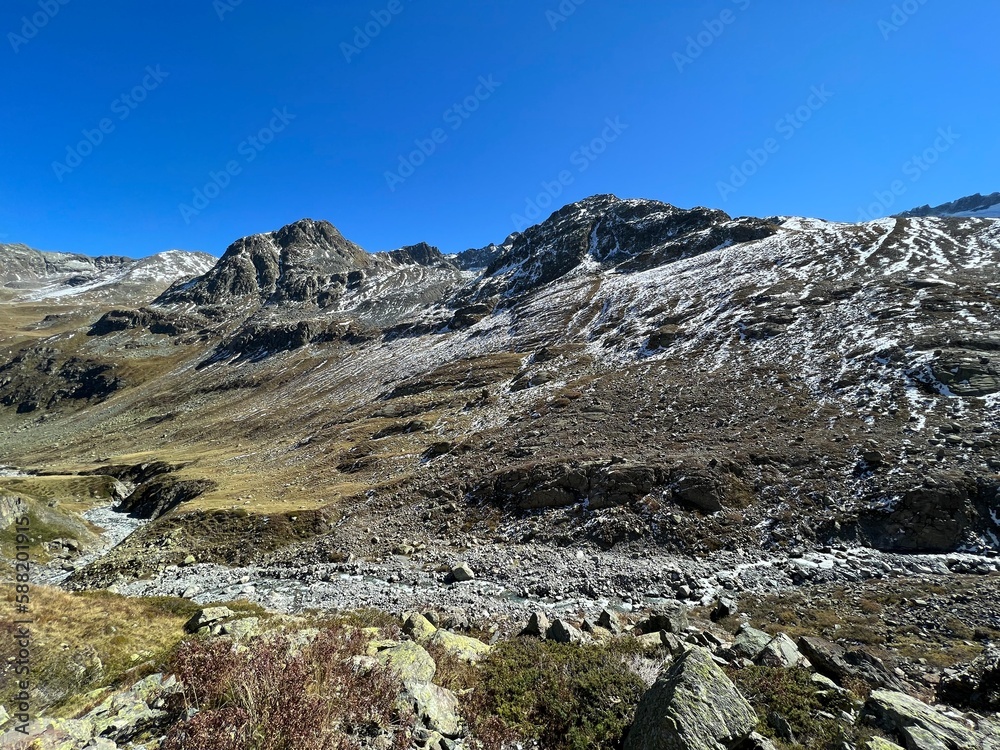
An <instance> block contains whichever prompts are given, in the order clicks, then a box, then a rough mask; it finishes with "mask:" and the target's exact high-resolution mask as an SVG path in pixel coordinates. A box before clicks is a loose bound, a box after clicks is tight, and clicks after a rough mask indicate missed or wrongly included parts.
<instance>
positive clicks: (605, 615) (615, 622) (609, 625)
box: [597, 609, 625, 635]
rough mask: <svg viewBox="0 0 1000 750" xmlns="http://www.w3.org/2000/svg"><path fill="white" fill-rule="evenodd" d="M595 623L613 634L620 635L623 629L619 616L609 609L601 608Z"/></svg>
mask: <svg viewBox="0 0 1000 750" xmlns="http://www.w3.org/2000/svg"><path fill="white" fill-rule="evenodd" d="M597 625H598V627H601V628H604V629H605V630H607V631H608V632H610V633H612V634H614V635H620V634H621V633H622V632H623V631H624V629H625V627H624V625H623V624H622V618H621V616H620V615H619V614H618V613H617V612H614V611H612V610H610V609H604V610H601V614H600V615H599V616H598V617H597Z"/></svg>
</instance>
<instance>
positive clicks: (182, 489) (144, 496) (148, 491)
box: [118, 476, 216, 520]
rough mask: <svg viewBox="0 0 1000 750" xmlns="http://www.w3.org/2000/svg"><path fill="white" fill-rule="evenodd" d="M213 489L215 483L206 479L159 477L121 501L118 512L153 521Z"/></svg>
mask: <svg viewBox="0 0 1000 750" xmlns="http://www.w3.org/2000/svg"><path fill="white" fill-rule="evenodd" d="M215 487H216V484H215V482H212V481H210V480H207V479H193V480H192V479H177V478H176V477H171V476H159V477H156V478H154V479H152V480H150V481H148V482H146V483H145V484H142V485H140V486H139V488H138V489H136V491H135V492H133V493H132V494H131V495H129V496H128V497H127V498H125V499H124V500H123V501H122V503H121V505H119V506H118V510H119V511H121V512H123V513H128V514H129V515H130V516H133V517H135V518H145V519H149V520H155V519H157V518H159V517H160V516H162V515H164V514H165V513H169V512H170V511H171V510H173V509H174V508H176V507H177V506H178V505H180V504H181V503H186V502H188V501H190V500H194V499H195V498H196V497H198V496H200V495H203V494H205V493H206V492H208V491H210V490H212V489H215Z"/></svg>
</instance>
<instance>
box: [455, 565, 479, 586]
mask: <svg viewBox="0 0 1000 750" xmlns="http://www.w3.org/2000/svg"><path fill="white" fill-rule="evenodd" d="M475 578H476V574H475V572H473V570H472V568H470V567H469V566H468V565H466V564H465V563H462V564H461V565H456V566H455V567H454V568H452V569H451V580H452V581H454V582H455V583H465V582H466V581H473V580H475Z"/></svg>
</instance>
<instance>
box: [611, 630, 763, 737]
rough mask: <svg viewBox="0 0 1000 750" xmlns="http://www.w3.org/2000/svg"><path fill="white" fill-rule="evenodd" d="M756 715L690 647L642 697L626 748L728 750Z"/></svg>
mask: <svg viewBox="0 0 1000 750" xmlns="http://www.w3.org/2000/svg"><path fill="white" fill-rule="evenodd" d="M756 726H757V714H756V713H755V712H754V709H753V707H752V706H751V705H750V704H749V703H748V702H747V701H746V699H745V698H744V697H743V696H742V695H740V692H739V691H738V690H737V689H736V686H735V685H733V683H732V682H731V681H730V679H729V678H728V677H727V676H726V673H725V672H723V671H722V668H721V667H719V665H718V664H716V663H715V661H714V660H713V658H712V654H711V653H709V652H708V651H706V650H705V649H702V648H698V647H694V648H692V649H690V650H689V651H688V652H687V653H685V654H684V655H683V656H682V657H681V658H680V659H678V660H677V661H676V662H675V663H674V665H673V666H672V667H671V668H670V669H669V670H665V671H664V672H662V673H661V674H660V676H659V677H658V678H657V680H656V683H655V684H654V685H653V687H652V688H650V689H649V691H647V692H646V694H645V695H643V697H642V699H641V700H640V702H639V707H638V709H637V710H636V716H635V722H634V723H633V725H632V729H631V730H630V731H629V734H628V738H627V739H626V741H625V746H624V747H625V750H730V749H731V748H736V747H738V746H740V745H741V744H742V743H744V742H745V741H746V740H747V739H748V738H749V737H750V734H751V733H752V732H753V731H754V729H755V728H756Z"/></svg>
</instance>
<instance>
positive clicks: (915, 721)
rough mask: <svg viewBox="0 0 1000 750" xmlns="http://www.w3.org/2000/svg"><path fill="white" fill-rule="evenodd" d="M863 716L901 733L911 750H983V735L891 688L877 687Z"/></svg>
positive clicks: (887, 728)
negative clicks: (939, 749)
mask: <svg viewBox="0 0 1000 750" xmlns="http://www.w3.org/2000/svg"><path fill="white" fill-rule="evenodd" d="M863 718H864V719H865V720H866V721H868V722H870V723H871V724H873V725H874V726H877V727H879V728H880V729H883V730H885V731H887V732H890V733H892V734H895V735H897V736H899V737H900V738H901V739H902V740H903V741H904V744H905V745H906V747H908V748H910V749H911V750H938V748H943V749H944V750H981V749H982V748H983V747H986V745H985V742H981V740H984V738H983V736H982V735H979V734H977V733H976V732H975V731H973V730H972V729H969V728H968V727H966V726H964V725H963V724H960V723H958V722H957V721H955V720H953V719H949V718H948V717H947V716H944V715H942V714H941V713H939V712H938V711H936V710H934V709H933V708H932V707H930V706H928V705H927V704H925V703H921V702H920V701H918V700H917V699H916V698H911V697H910V696H908V695H906V694H905V693H897V692H894V691H891V690H875V691H873V692H872V694H871V697H870V698H869V699H868V701H867V703H865V708H864V713H863Z"/></svg>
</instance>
